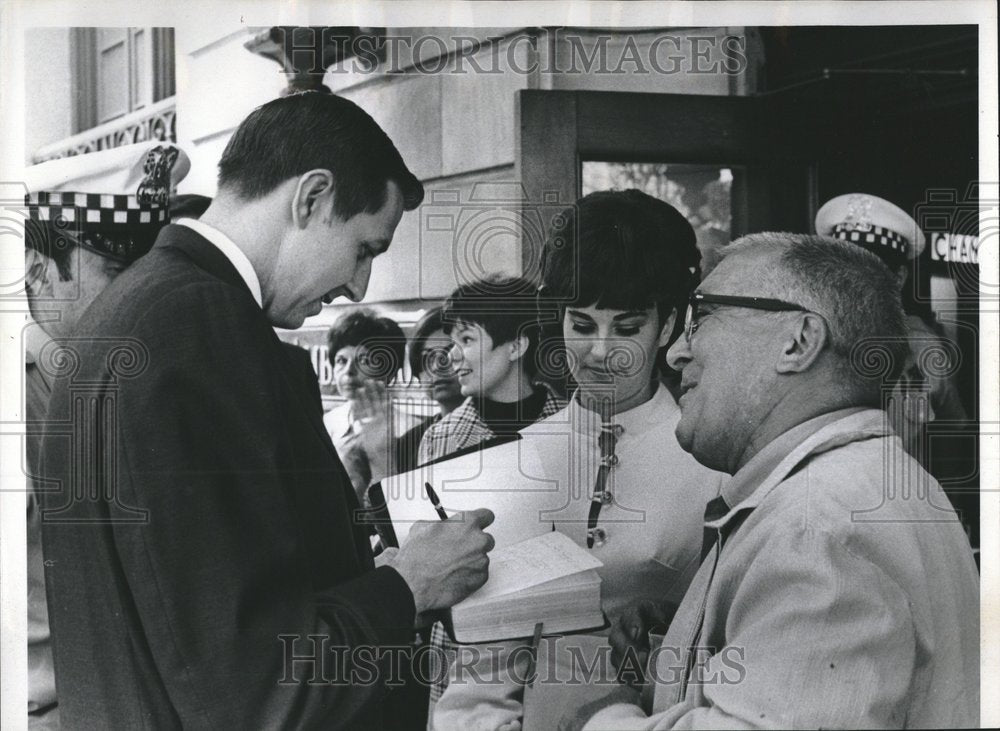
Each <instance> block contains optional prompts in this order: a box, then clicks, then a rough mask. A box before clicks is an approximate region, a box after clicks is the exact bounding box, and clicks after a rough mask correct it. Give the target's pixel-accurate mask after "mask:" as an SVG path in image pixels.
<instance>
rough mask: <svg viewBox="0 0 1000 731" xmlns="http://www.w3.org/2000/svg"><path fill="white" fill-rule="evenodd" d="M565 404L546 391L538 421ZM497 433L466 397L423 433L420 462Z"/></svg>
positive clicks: (476, 442) (471, 400) (477, 442)
mask: <svg viewBox="0 0 1000 731" xmlns="http://www.w3.org/2000/svg"><path fill="white" fill-rule="evenodd" d="M542 388H544V386H543V387H542ZM565 405H566V403H565V402H564V401H562V400H561V399H560V398H558V397H557V396H556V395H555V394H553V393H552V392H551V391H548V390H547V392H546V396H545V405H544V406H543V407H542V413H541V415H540V416H539V417H538V420H539V421H541V420H542V419H546V418H548V417H550V416H552V415H553V414H555V413H556V412H557V411H559V410H560V409H561V408H563V407H564V406H565ZM495 436H497V435H496V433H494V431H493V430H492V429H490V428H489V426H487V425H486V422H485V421H483V419H482V417H481V416H480V415H479V411H478V410H477V409H476V407H475V404H474V401H473V399H472V398H471V397H470V398H467V399H466V400H465V403H463V404H462V405H461V406H459V407H458V408H457V409H455V410H454V411H452V412H451V413H450V414H448V415H447V416H446V417H444V418H443V419H441V421H439V422H438V423H436V424H434V425H432V426H431V427H430V428H429V429H428V430H427V431H426V432H424V436H423V439H421V440H420V450H419V453H418V455H417V462H418V463H419V464H426V463H427V462H429V461H431V460H432V459H437V458H438V457H444V456H445V455H447V454H451V453H452V452H457V451H458V450H459V449H464V448H466V447H472V446H474V445H476V444H479V443H480V442H484V441H486V440H487V439H492V438H493V437H495Z"/></svg>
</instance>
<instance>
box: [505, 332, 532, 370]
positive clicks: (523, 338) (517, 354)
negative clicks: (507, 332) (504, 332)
mask: <svg viewBox="0 0 1000 731" xmlns="http://www.w3.org/2000/svg"><path fill="white" fill-rule="evenodd" d="M507 348H508V350H507V357H508V359H509V360H510V362H511V363H513V362H514V361H516V360H520V359H521V358H523V357H524V354H525V353H527V352H528V336H527V335H518V336H517V337H516V338H514V339H513V340H511V341H510V342H509V343H507Z"/></svg>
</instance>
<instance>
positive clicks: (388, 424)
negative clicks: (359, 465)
mask: <svg viewBox="0 0 1000 731" xmlns="http://www.w3.org/2000/svg"><path fill="white" fill-rule="evenodd" d="M351 415H352V416H353V418H354V421H352V422H351V434H350V436H349V437H348V440H349V445H348V446H349V447H350V448H352V449H359V450H361V452H363V453H364V455H365V457H367V462H368V469H369V471H370V476H369V484H370V483H371V482H378V481H380V480H381V479H382V478H383V477H385V476H386V475H389V474H392V472H393V468H394V465H393V464H392V462H393V456H394V453H395V449H394V446H395V439H396V434H395V427H394V424H393V422H394V421H395V420H394V419H393V414H392V399H391V398H390V397H389V392H388V389H387V388H386V386H385V384H384V383H382V382H381V381H376V380H369V381H366V382H365V385H364V386H363V387H362V388H361V389H360V390H359V391H358V392H357V393H356V394H355V396H354V399H353V401H352V404H351Z"/></svg>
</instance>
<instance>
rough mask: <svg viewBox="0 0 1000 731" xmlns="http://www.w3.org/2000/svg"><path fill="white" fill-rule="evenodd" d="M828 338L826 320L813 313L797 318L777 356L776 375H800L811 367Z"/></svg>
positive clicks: (806, 313)
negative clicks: (789, 335)
mask: <svg viewBox="0 0 1000 731" xmlns="http://www.w3.org/2000/svg"><path fill="white" fill-rule="evenodd" d="M829 338H830V332H829V331H828V330H827V326H826V320H824V319H823V318H822V317H820V316H819V315H817V314H816V313H815V312H805V313H802V315H801V316H800V317H799V318H798V320H797V321H796V323H795V327H794V329H793V330H792V331H791V337H789V339H788V340H787V341H786V342H785V345H784V347H783V348H782V349H781V353H780V355H779V356H778V364H777V370H778V373H802V372H803V371H807V370H809V369H810V368H811V367H812V364H813V363H815V362H816V359H817V358H818V357H819V354H820V353H821V352H823V348H824V347H825V346H826V344H827V342H828V341H829Z"/></svg>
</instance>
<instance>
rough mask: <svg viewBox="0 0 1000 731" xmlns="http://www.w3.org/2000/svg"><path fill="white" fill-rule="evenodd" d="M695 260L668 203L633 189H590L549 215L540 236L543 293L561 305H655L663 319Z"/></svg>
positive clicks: (678, 302)
mask: <svg viewBox="0 0 1000 731" xmlns="http://www.w3.org/2000/svg"><path fill="white" fill-rule="evenodd" d="M700 262H701V254H700V253H699V251H698V246H697V241H696V238H695V233H694V229H693V228H692V227H691V224H690V223H688V221H687V219H686V218H685V217H684V216H683V215H682V214H681V213H680V212H679V211H678V210H677V209H676V208H674V207H673V206H671V205H670V204H669V203H665V202H664V201H661V200H658V199H656V198H654V197H652V196H650V195H647V194H646V193H643V192H641V191H639V190H623V191H610V190H609V191H600V192H597V193H591V194H590V195H587V196H584V197H583V198H581V199H580V200H578V201H577V202H576V204H575V205H573V206H571V207H569V208H567V209H566V210H565V211H563V213H562V214H561V215H560V216H558V217H557V218H556V224H555V225H554V226H553V228H552V230H551V231H550V232H549V235H548V237H547V238H546V240H545V244H544V247H543V251H542V286H543V299H544V301H545V302H546V303H558V305H559V306H560V307H571V306H574V305H576V306H585V307H589V306H591V305H596V306H597V307H601V308H608V309H614V310H633V309H637V310H645V309H648V308H650V307H653V306H655V307H656V309H657V314H658V315H659V318H660V323H661V324H662V323H663V322H664V321H665V320H666V319H667V317H669V315H670V313H671V312H673V311H677V312H678V313H682V312H683V311H684V308H685V306H686V305H687V300H688V296H689V295H690V293H691V291H692V290H693V289H694V288H695V287H696V286H697V284H698V281H699V280H700V278H701V268H700ZM677 319H678V320H679V321H681V320H683V318H682V317H680V316H678V318H677ZM682 327H683V322H678V323H677V330H676V332H675V334H677V333H679V332H680V328H682Z"/></svg>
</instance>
